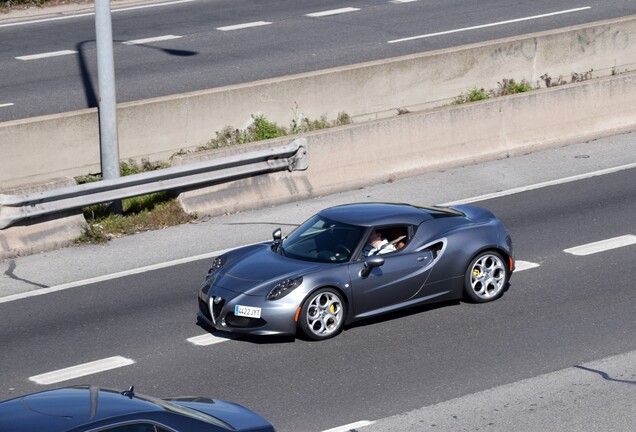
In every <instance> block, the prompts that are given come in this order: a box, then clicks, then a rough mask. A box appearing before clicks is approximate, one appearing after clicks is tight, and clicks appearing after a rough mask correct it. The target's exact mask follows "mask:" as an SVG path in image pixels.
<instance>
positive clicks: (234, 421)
mask: <svg viewBox="0 0 636 432" xmlns="http://www.w3.org/2000/svg"><path fill="white" fill-rule="evenodd" d="M168 400H170V401H171V402H173V403H176V404H178V405H182V406H185V407H188V408H191V409H194V410H197V411H201V412H204V413H206V414H209V415H211V416H213V417H216V418H218V419H220V420H222V421H224V422H225V423H227V424H228V425H231V426H232V427H233V428H235V429H236V430H246V431H247V430H249V431H250V432H273V431H274V428H273V427H272V425H271V424H270V423H269V422H268V421H267V420H266V419H264V418H263V417H261V416H260V415H259V414H257V413H255V412H253V411H250V410H249V409H247V408H245V407H244V406H242V405H239V404H236V403H234V402H228V401H224V400H219V399H214V400H205V399H204V398H170V399H168Z"/></svg>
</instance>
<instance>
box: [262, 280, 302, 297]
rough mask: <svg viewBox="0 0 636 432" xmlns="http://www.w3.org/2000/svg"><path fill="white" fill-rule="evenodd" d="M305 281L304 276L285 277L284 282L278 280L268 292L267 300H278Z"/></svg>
mask: <svg viewBox="0 0 636 432" xmlns="http://www.w3.org/2000/svg"><path fill="white" fill-rule="evenodd" d="M301 283H303V278H302V277H299V278H297V279H285V280H284V281H282V282H278V283H277V284H276V286H275V287H274V288H273V289H272V290H271V291H270V292H269V294H267V300H278V299H281V298H283V297H285V296H286V295H287V294H289V293H290V292H292V291H293V290H295V289H296V288H298V287H299V286H300V284H301Z"/></svg>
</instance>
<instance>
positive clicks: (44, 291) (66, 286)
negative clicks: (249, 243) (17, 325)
mask: <svg viewBox="0 0 636 432" xmlns="http://www.w3.org/2000/svg"><path fill="white" fill-rule="evenodd" d="M232 249H234V248H230V249H224V250H220V251H216V252H210V253H206V254H201V255H196V256H193V257H188V258H181V259H178V260H173V261H168V262H165V263H159V264H153V265H149V266H145V267H139V268H136V269H131V270H124V271H121V272H117V273H112V274H108V275H104V276H97V277H94V278H89V279H84V280H80V281H76V282H69V283H65V284H61V285H56V286H52V287H48V288H40V289H37V290H33V291H27V292H23V293H19V294H13V295H10V296H6V297H0V303H8V302H12V301H15V300H21V299H25V298H28V297H35V296H39V295H42V294H49V293H53V292H57V291H63V290H66V289H69V288H75V287H78V286H82V285H90V284H94V283H98V282H104V281H107V280H112V279H117V278H120V277H125V276H130V275H135V274H140V273H146V272H149V271H153V270H159V269H162V268H166V267H172V266H175V265H179V264H186V263H189V262H192V261H198V260H202V259H208V258H212V257H215V256H218V255H222V254H224V253H226V252H228V251H231V250H232Z"/></svg>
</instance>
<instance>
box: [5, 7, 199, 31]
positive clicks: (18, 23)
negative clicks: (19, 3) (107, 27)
mask: <svg viewBox="0 0 636 432" xmlns="http://www.w3.org/2000/svg"><path fill="white" fill-rule="evenodd" d="M194 1H197V0H177V1H172V2H166V3H156V4H149V5H142V6H131V7H126V8H121V9H113V10H111V12H112V13H116V12H124V11H131V10H136V9H149V8H155V7H162V6H172V5H175V4H179V3H191V2H194ZM93 15H95V12H88V13H81V14H75V15H64V16H57V17H52V18H42V19H38V20H30V21H18V22H13V23H8V24H0V28H2V27H14V26H21V25H27V24H37V23H42V22H47V21H59V20H67V19H72V18H79V17H87V16H93Z"/></svg>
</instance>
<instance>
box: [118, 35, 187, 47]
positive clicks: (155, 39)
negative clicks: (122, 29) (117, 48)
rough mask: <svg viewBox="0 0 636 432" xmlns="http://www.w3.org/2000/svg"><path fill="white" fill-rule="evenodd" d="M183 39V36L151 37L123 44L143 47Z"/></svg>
mask: <svg viewBox="0 0 636 432" xmlns="http://www.w3.org/2000/svg"><path fill="white" fill-rule="evenodd" d="M181 37H183V36H175V35H165V36H156V37H151V38H146V39H133V40H129V41H126V42H122V43H123V44H124V45H143V44H148V43H153V42H163V41H167V40H172V39H179V38H181Z"/></svg>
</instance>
